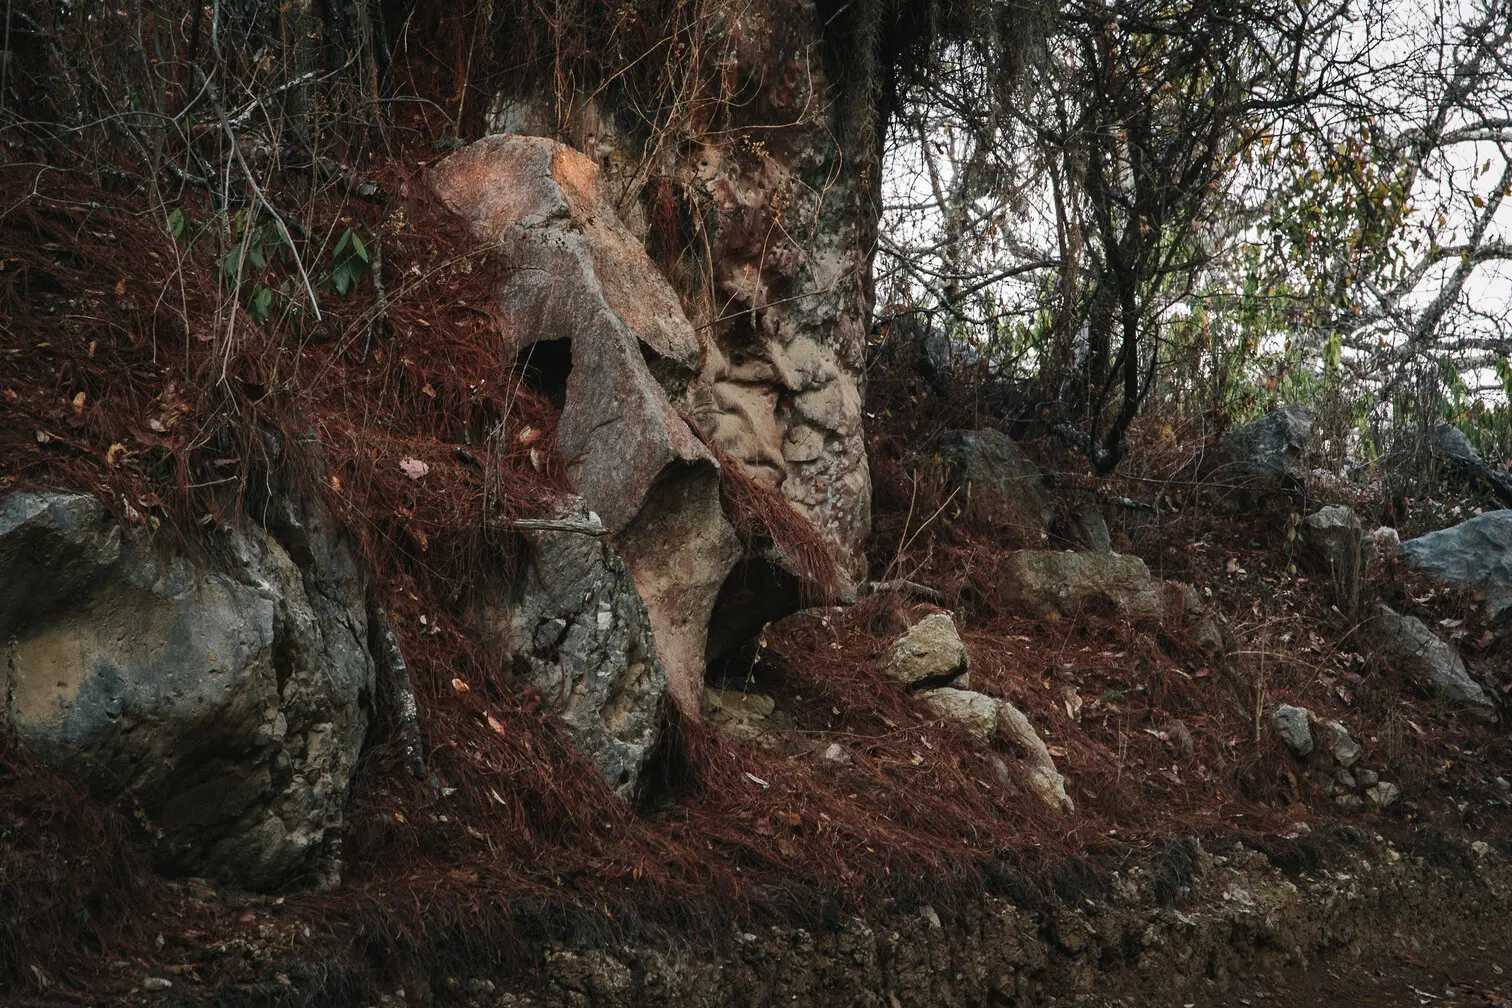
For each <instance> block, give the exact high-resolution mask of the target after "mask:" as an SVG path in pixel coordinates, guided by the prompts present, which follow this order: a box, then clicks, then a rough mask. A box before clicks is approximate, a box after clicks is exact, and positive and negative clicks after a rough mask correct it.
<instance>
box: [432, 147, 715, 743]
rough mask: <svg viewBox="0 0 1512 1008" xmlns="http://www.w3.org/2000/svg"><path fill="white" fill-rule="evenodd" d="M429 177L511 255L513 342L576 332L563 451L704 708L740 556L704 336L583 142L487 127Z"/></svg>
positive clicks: (509, 347)
mask: <svg viewBox="0 0 1512 1008" xmlns="http://www.w3.org/2000/svg"><path fill="white" fill-rule="evenodd" d="M428 181H429V183H430V185H431V187H432V189H433V190H434V191H435V192H436V193H437V195H439V196H440V198H441V200H442V201H443V202H444V203H445V204H446V205H447V206H448V207H449V208H450V209H451V210H452V211H453V212H454V213H456V214H457V215H458V216H459V217H461V218H462V219H463V220H464V221H465V222H466V224H467V226H468V228H469V230H470V231H471V233H472V236H473V237H474V238H476V239H479V240H483V241H487V242H489V243H491V244H492V245H493V247H494V250H495V254H496V255H497V256H498V257H499V258H500V259H501V260H503V262H504V263H505V264H506V265H507V266H508V269H507V270H506V274H505V280H504V281H503V284H502V286H501V288H500V291H499V305H500V308H501V310H502V313H503V316H504V323H505V324H504V334H505V350H506V352H507V353H509V354H511V355H513V356H515V357H516V358H518V359H521V360H526V359H531V360H534V359H535V355H536V354H538V353H539V354H544V355H545V356H544V357H543V359H547V360H555V359H556V358H558V357H560V356H561V353H560V350H559V349H558V350H554V351H550V350H548V349H543V347H542V344H545V345H546V346H547V347H548V348H549V347H551V346H554V347H557V348H560V347H561V341H568V343H569V347H568V349H569V354H570V368H569V370H567V372H566V374H565V376H563V375H561V374H559V373H555V374H551V375H546V376H545V377H543V378H542V379H541V381H543V382H544V383H545V384H547V385H549V386H550V390H551V391H556V390H557V387H558V386H564V387H563V388H562V389H561V395H562V414H561V419H560V421H559V423H558V426H557V435H556V447H557V449H558V451H559V452H560V453H561V454H562V455H563V456H564V457H565V459H566V460H567V464H568V472H569V476H570V478H571V480H572V483H573V486H574V487H575V488H576V490H577V491H578V493H579V494H581V495H582V497H583V499H584V500H585V501H586V503H587V506H588V507H589V508H590V509H591V510H593V511H594V512H596V513H597V514H599V515H601V516H602V517H603V520H604V522H605V524H606V525H607V526H608V529H609V532H610V533H611V535H612V536H613V537H614V541H615V544H616V546H617V547H618V548H619V550H620V552H621V554H622V555H623V557H624V559H625V562H626V564H628V566H629V568H630V571H631V574H632V575H633V577H634V579H635V584H636V587H637V589H638V591H639V594H640V596H641V598H642V600H643V601H644V602H645V604H646V608H647V610H648V613H649V616H650V621H651V626H652V629H653V631H654V633H655V637H656V643H657V649H658V651H659V654H660V659H661V663H662V666H663V668H664V670H665V672H666V676H667V682H668V686H669V688H670V690H671V692H672V695H673V697H674V698H675V699H676V701H677V703H678V705H679V707H680V708H681V710H682V711H683V713H684V714H686V715H687V716H690V717H696V716H697V715H698V710H699V700H700V698H701V694H702V687H703V673H704V646H705V642H706V640H707V637H708V629H709V618H710V615H711V613H712V611H713V608H714V601H715V598H716V596H717V594H718V592H719V588H720V586H721V585H722V584H723V583H724V580H725V578H726V577H727V576H728V574H729V572H730V570H731V569H732V568H733V567H734V565H735V562H736V560H737V559H738V558H739V555H740V544H739V541H738V539H737V538H736V536H735V534H734V531H733V530H732V529H731V528H730V526H729V523H728V522H727V521H726V520H725V518H724V513H723V511H722V509H721V506H720V501H719V472H718V466H717V464H716V463H715V461H714V457H713V455H712V453H711V452H710V450H709V449H708V448H707V447H705V445H704V444H703V442H702V441H701V440H700V439H699V437H698V436H697V435H696V434H695V432H694V431H693V430H692V429H691V428H690V427H689V426H688V424H687V422H685V421H684V419H683V413H685V412H686V410H687V408H688V405H689V404H688V402H687V401H686V399H687V390H688V388H689V385H690V383H691V382H693V380H694V379H695V378H696V377H697V376H698V374H699V372H700V369H701V367H702V362H703V360H704V357H705V351H706V349H707V348H706V346H705V343H704V342H703V341H701V340H700V338H699V336H698V333H697V332H695V330H694V329H693V326H692V324H691V323H689V321H688V319H687V317H686V316H685V315H684V314H683V311H682V305H681V303H680V302H679V300H678V297H677V294H676V293H675V292H674V291H673V290H672V288H671V286H670V285H669V284H668V283H667V281H666V279H665V278H664V277H663V276H662V275H661V273H660V272H658V270H657V269H656V267H655V265H654V264H653V263H652V262H651V260H650V258H649V257H648V256H647V255H646V253H645V250H644V248H643V247H642V246H641V244H640V242H639V241H638V240H636V238H635V237H634V236H633V235H631V234H630V233H629V231H627V230H626V229H625V226H624V225H623V224H622V223H621V221H620V219H619V217H618V216H617V215H616V214H615V211H614V207H613V205H612V204H611V203H610V202H609V201H608V200H607V199H606V198H605V195H604V193H603V192H602V190H601V188H600V185H599V180H598V173H597V168H596V167H595V165H594V163H593V162H592V161H590V160H589V159H588V158H586V157H584V156H583V155H582V154H580V153H578V152H577V151H575V150H573V149H572V148H570V147H566V146H564V145H562V144H558V143H553V142H552V141H549V140H544V139H540V138H537V137H520V136H507V137H506V136H496V137H488V138H486V139H484V140H480V141H478V142H477V143H474V144H472V145H470V146H468V147H466V148H464V149H462V150H460V151H458V152H457V153H455V154H453V155H451V156H450V157H448V158H447V159H445V160H444V161H442V162H441V163H439V164H438V165H436V166H435V167H434V168H432V169H431V171H430V173H429V175H428Z"/></svg>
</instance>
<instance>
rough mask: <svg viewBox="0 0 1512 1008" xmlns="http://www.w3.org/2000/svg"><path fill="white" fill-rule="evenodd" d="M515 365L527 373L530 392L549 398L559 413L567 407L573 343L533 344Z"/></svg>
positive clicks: (544, 342)
mask: <svg viewBox="0 0 1512 1008" xmlns="http://www.w3.org/2000/svg"><path fill="white" fill-rule="evenodd" d="M515 363H517V364H518V365H519V366H520V369H521V370H522V371H523V372H524V377H525V387H526V388H527V389H529V390H530V391H532V392H534V393H536V394H537V395H541V396H545V397H546V398H547V399H548V400H550V402H551V405H552V406H554V407H556V408H557V409H559V410H560V409H563V408H565V407H566V405H567V376H568V375H570V374H571V373H572V340H570V339H554V340H541V341H540V342H538V343H532V344H530V346H528V347H526V348H525V349H524V350H523V351H521V353H520V355H519V357H518V358H516V361H515Z"/></svg>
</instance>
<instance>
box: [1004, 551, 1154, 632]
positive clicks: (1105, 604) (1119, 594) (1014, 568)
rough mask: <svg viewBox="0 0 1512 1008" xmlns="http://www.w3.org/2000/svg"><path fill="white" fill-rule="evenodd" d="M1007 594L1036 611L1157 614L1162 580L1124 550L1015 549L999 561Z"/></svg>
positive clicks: (1043, 614) (1126, 615)
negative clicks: (1151, 574)
mask: <svg viewBox="0 0 1512 1008" xmlns="http://www.w3.org/2000/svg"><path fill="white" fill-rule="evenodd" d="M1002 578H1003V587H1004V590H1005V593H1006V594H1007V596H1008V597H1009V598H1010V599H1011V600H1012V601H1014V602H1017V603H1018V604H1019V605H1021V606H1023V608H1024V609H1025V611H1026V612H1027V613H1028V614H1030V615H1034V616H1040V617H1046V616H1078V615H1083V614H1097V615H1104V616H1114V615H1116V616H1121V617H1124V618H1127V619H1141V618H1156V619H1158V618H1159V617H1160V616H1161V614H1162V613H1163V612H1164V610H1165V603H1164V601H1163V599H1162V598H1161V590H1160V586H1159V584H1158V583H1157V582H1155V581H1153V580H1152V579H1151V578H1150V569H1149V568H1148V567H1146V566H1145V563H1144V561H1143V560H1141V559H1139V558H1138V557H1134V556H1127V555H1125V554H1122V553H1070V552H1050V551H1046V550H1018V551H1016V552H1014V553H1012V554H1010V555H1009V557H1008V559H1007V560H1006V561H1005V563H1004V565H1003V572H1002Z"/></svg>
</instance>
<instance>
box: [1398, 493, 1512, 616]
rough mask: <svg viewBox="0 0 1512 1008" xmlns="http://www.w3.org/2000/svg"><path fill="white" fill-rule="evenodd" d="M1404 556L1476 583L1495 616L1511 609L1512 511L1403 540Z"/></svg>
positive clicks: (1419, 566)
mask: <svg viewBox="0 0 1512 1008" xmlns="http://www.w3.org/2000/svg"><path fill="white" fill-rule="evenodd" d="M1402 559H1403V560H1405V561H1406V562H1407V563H1408V564H1409V565H1411V566H1413V567H1416V568H1417V569H1419V570H1422V571H1427V572H1428V573H1430V574H1434V575H1436V576H1438V577H1441V578H1444V579H1445V580H1448V581H1458V582H1460V583H1462V584H1467V585H1474V586H1475V587H1476V588H1479V589H1480V590H1481V591H1482V592H1484V593H1485V596H1486V609H1487V610H1488V611H1489V613H1490V615H1491V618H1492V619H1495V618H1496V617H1497V616H1500V615H1501V614H1502V613H1503V612H1505V611H1506V610H1507V609H1512V510H1505V511H1488V512H1486V513H1485V514H1480V515H1476V516H1475V517H1474V518H1471V519H1470V520H1469V521H1466V522H1461V523H1460V524H1458V525H1455V526H1453V527H1452V528H1446V529H1441V530H1440V531H1438V532H1430V533H1428V534H1427V535H1424V536H1418V537H1417V538H1416V539H1409V540H1407V541H1406V542H1404V543H1402Z"/></svg>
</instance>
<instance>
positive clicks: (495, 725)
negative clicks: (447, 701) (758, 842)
mask: <svg viewBox="0 0 1512 1008" xmlns="http://www.w3.org/2000/svg"><path fill="white" fill-rule="evenodd" d="M484 717H486V718H487V719H488V727H490V728H492V729H493V730H494V732H495V733H496V734H498V735H503V734H505V732H504V725H503V724H502V723H501V722H500V721H499V719H498V718H496V717H494V716H493V715H492V714H485V715H484ZM748 776H749V775H748Z"/></svg>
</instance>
